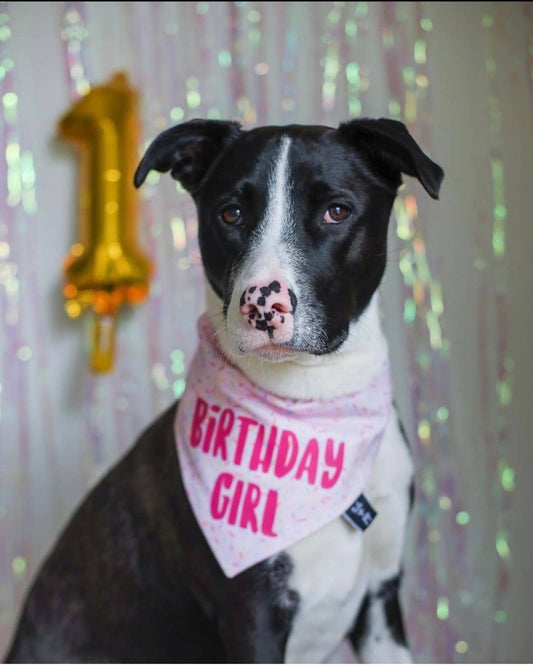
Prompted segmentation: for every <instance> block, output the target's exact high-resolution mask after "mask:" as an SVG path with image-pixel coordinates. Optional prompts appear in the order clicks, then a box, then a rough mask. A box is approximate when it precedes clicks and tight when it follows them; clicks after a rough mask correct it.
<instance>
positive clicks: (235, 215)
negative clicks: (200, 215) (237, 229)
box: [220, 205, 242, 224]
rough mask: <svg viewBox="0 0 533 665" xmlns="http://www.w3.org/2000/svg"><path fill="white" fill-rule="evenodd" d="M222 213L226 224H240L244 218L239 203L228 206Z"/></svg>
mask: <svg viewBox="0 0 533 665" xmlns="http://www.w3.org/2000/svg"><path fill="white" fill-rule="evenodd" d="M220 215H221V217H222V219H223V220H224V221H225V222H226V224H238V223H239V222H240V221H241V220H242V210H241V209H240V208H239V206H237V205H231V206H226V207H225V208H223V209H222V210H221V212H220Z"/></svg>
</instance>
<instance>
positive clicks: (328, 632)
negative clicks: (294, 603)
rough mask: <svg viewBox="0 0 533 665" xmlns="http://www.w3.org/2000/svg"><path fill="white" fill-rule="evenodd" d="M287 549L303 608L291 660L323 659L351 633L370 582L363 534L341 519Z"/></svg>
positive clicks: (292, 635) (289, 645) (294, 633)
mask: <svg viewBox="0 0 533 665" xmlns="http://www.w3.org/2000/svg"><path fill="white" fill-rule="evenodd" d="M287 553H288V554H289V556H290V557H291V559H292V561H293V564H294V571H293V574H292V575H291V578H290V586H291V588H292V589H294V590H295V591H296V592H297V593H298V596H299V606H298V612H297V615H296V616H295V619H294V622H293V628H292V631H291V633H290V636H289V640H288V643H287V649H286V656H285V661H286V662H287V663H312V662H323V661H324V660H325V659H326V658H327V657H328V656H329V655H330V653H331V651H332V650H333V649H334V648H335V647H336V646H337V645H338V644H339V643H340V642H341V641H342V639H343V638H344V636H345V635H346V633H347V632H348V631H349V629H350V627H351V625H352V623H353V621H354V616H356V614H357V608H358V606H359V604H360V602H361V600H362V596H363V594H364V591H365V588H366V586H367V580H366V578H365V574H364V566H363V565H362V564H363V534H362V533H361V532H359V531H356V530H355V529H354V528H353V527H351V526H350V525H349V524H347V523H346V522H345V521H344V520H343V519H342V518H339V519H337V520H335V521H334V522H332V523H331V524H329V525H328V526H326V527H324V528H323V529H321V530H320V531H317V532H316V533H314V534H313V535H312V536H310V537H308V538H306V539H305V540H303V541H300V542H298V543H296V544H295V545H293V546H292V547H291V548H290V549H289V550H288V552H287ZM317 562H320V564H319V565H318V566H317Z"/></svg>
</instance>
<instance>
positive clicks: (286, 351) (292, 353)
mask: <svg viewBox="0 0 533 665" xmlns="http://www.w3.org/2000/svg"><path fill="white" fill-rule="evenodd" d="M302 353H306V351H303V350H300V349H297V348H294V347H292V346H289V345H287V344H274V343H268V344H263V345H262V346H258V347H256V348H254V349H250V350H248V349H246V348H245V347H244V346H243V345H240V346H239V355H241V356H245V355H253V356H256V357H257V358H259V359H261V360H265V361H267V362H274V363H275V362H283V361H285V360H292V359H294V358H295V357H296V356H298V355H301V354H302Z"/></svg>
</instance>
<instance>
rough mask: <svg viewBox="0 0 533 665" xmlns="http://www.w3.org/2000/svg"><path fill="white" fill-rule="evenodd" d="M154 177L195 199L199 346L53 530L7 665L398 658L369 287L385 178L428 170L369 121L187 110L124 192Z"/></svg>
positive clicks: (425, 174)
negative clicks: (159, 404)
mask: <svg viewBox="0 0 533 665" xmlns="http://www.w3.org/2000/svg"><path fill="white" fill-rule="evenodd" d="M152 169H153V170H157V171H159V172H161V173H165V172H169V171H170V174H171V176H172V177H173V178H174V179H176V180H177V181H179V182H180V183H181V185H182V186H183V187H184V188H185V190H187V191H188V192H189V193H190V194H191V196H192V197H193V199H194V201H195V203H196V206H197V211H198V222H199V236H198V238H199V245H200V252H201V256H202V263H203V268H204V272H205V278H206V289H207V298H206V301H207V308H206V313H205V315H203V316H202V318H201V319H200V322H199V334H200V340H201V342H200V347H201V348H200V347H199V348H200V350H199V352H200V353H201V357H200V358H198V357H197V358H196V359H195V360H194V361H193V363H192V366H191V371H190V374H189V376H188V380H187V390H186V392H185V394H184V396H183V397H182V398H181V400H180V401H179V403H175V404H173V405H172V406H171V407H170V408H169V409H168V410H167V411H166V412H165V413H163V414H162V415H161V416H160V417H159V418H158V419H157V420H156V421H155V422H154V423H153V424H152V425H151V426H150V427H149V428H148V429H147V430H146V431H145V432H144V433H143V434H142V435H141V436H140V438H139V439H138V440H137V442H136V443H135V445H134V446H133V447H132V448H131V450H130V451H129V452H128V453H127V454H126V455H125V457H124V458H123V459H122V460H121V461H119V462H118V464H117V465H116V466H115V467H114V468H113V469H112V470H111V471H110V472H109V473H108V474H107V476H105V477H104V479H103V480H102V481H101V482H100V483H99V484H98V485H97V486H96V487H95V488H94V489H93V490H92V491H91V492H90V494H89V495H88V497H87V498H86V499H85V501H84V502H83V503H82V505H81V507H80V508H79V509H78V510H77V511H76V513H75V515H74V517H73V518H72V520H71V521H70V523H69V524H68V525H67V527H66V529H65V531H64V532H63V534H62V535H61V537H60V538H59V540H58V542H57V544H56V546H55V548H54V549H53V551H52V553H51V554H50V556H49V557H48V559H47V560H46V562H45V563H44V565H43V566H42V569H41V570H40V572H39V574H38V575H37V577H36V580H35V582H34V584H33V587H32V588H31V590H30V592H29V594H28V597H27V599H26V602H25V606H24V608H23V611H22V614H21V617H20V620H19V624H18V628H17V630H16V632H15V636H14V639H13V642H12V645H11V648H10V650H9V652H8V654H7V657H6V662H93V663H95V662H123V663H126V662H188V663H194V662H204V663H206V662H235V663H238V662H241V663H242V662H248V663H252V662H254V663H266V662H268V663H275V662H280V663H281V662H323V661H324V660H326V659H328V658H331V657H332V656H331V655H332V653H334V651H335V649H336V648H337V647H338V645H339V644H340V643H341V642H342V641H343V640H344V639H345V638H348V639H349V640H350V642H351V644H352V645H353V648H354V650H355V652H356V654H357V657H358V659H359V660H360V661H364V662H412V657H411V654H410V652H409V648H408V644H407V640H406V635H405V630H404V625H403V621H402V615H401V609H400V602H399V590H400V581H401V576H402V550H403V544H404V537H405V529H406V524H407V521H408V515H409V512H410V509H411V506H412V503H413V486H414V485H413V461H412V457H411V453H410V451H409V447H408V444H407V440H406V437H405V435H404V432H403V429H402V425H401V423H400V420H399V417H398V414H397V412H396V409H395V407H394V401H393V397H392V393H391V384H390V374H389V369H388V347H387V342H386V340H385V338H384V335H383V333H382V330H381V327H380V317H379V303H378V287H379V285H380V282H381V280H382V277H383V274H384V270H385V266H386V258H387V228H388V222H389V216H390V214H391V209H392V205H393V202H394V199H395V197H396V195H397V191H398V188H399V186H400V185H401V183H402V174H405V175H408V176H411V177H414V178H416V179H418V180H419V182H420V183H421V185H422V186H423V187H424V189H425V190H426V191H427V193H428V194H429V195H430V196H431V197H432V198H434V199H437V198H438V193H439V188H440V185H441V182H442V179H443V176H444V173H443V170H442V169H441V168H440V166H438V165H437V164H436V163H434V162H433V161H432V160H431V159H430V158H429V157H428V156H427V155H426V154H425V153H424V152H423V151H422V150H421V148H420V147H419V146H418V144H417V143H416V142H415V140H414V139H413V137H412V136H411V135H410V133H409V132H408V130H407V128H406V127H405V126H404V125H403V124H402V123H400V122H398V121H394V120H390V119H384V118H382V119H369V118H360V119H353V120H349V121H347V122H344V123H341V124H340V125H339V126H338V127H337V128H332V127H325V126H304V125H288V126H266V127H259V128H254V129H250V130H243V129H242V128H241V126H240V125H239V124H238V123H235V122H232V121H221V120H202V119H196V120H191V121H187V122H184V123H182V124H179V125H177V126H175V127H171V128H169V129H167V130H166V131H164V132H162V133H161V134H160V135H159V136H158V137H157V138H156V139H155V140H154V141H153V143H152V144H151V145H150V146H149V148H148V150H147V151H146V153H145V155H144V157H143V158H142V160H141V162H140V164H139V166H138V168H137V171H136V174H135V185H136V186H137V187H140V186H141V185H142V183H143V181H144V180H145V178H146V176H147V174H148V172H149V171H150V170H152ZM189 386H190V388H189ZM265 404H266V406H265ZM265 409H266V411H265ZM264 412H265V413H266V416H265V415H264ZM258 414H259V415H258ZM176 441H177V444H176ZM204 467H205V469H204ZM247 474H248V475H247ZM249 474H252V475H249ZM259 477H261V478H260V479H258V478H259ZM350 513H351V515H352V518H354V519H355V523H356V524H358V525H359V526H356V527H354V526H353V524H354V519H350ZM343 516H344V517H346V518H347V519H343ZM374 516H375V519H373V518H374ZM349 522H351V524H350V523H349Z"/></svg>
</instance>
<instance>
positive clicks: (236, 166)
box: [135, 119, 443, 360]
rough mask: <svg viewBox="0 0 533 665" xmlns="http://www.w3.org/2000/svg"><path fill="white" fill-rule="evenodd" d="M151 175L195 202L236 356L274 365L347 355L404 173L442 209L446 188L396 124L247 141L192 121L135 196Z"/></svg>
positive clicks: (146, 162)
mask: <svg viewBox="0 0 533 665" xmlns="http://www.w3.org/2000/svg"><path fill="white" fill-rule="evenodd" d="M151 169H155V170H157V171H160V172H167V171H170V172H171V175H172V177H173V178H175V179H176V180H178V181H179V182H180V183H181V184H182V186H183V187H184V188H185V189H186V190H188V191H189V192H190V194H191V195H192V196H193V198H194V201H195V202H196V206H197V209H198V220H199V243H200V251H201V255H202V262H203V266H204V270H205V274H206V277H207V280H208V282H209V284H210V285H211V287H212V290H213V291H214V293H215V294H216V295H217V296H218V298H219V299H220V303H219V304H220V308H219V313H220V316H221V317H223V319H224V322H225V339H226V342H227V344H229V345H230V347H231V348H230V352H231V353H232V354H233V355H235V356H238V355H239V354H243V353H254V354H257V355H259V356H261V357H262V358H266V359H270V360H283V359H286V358H290V357H291V356H293V355H294V354H295V353H302V352H303V353H305V354H312V355H315V356H317V355H323V354H327V353H330V352H332V351H335V350H336V349H338V348H339V347H341V345H342V344H343V342H344V341H345V340H346V338H347V336H348V332H349V328H350V325H351V324H352V323H353V322H355V321H357V319H358V318H359V317H360V315H361V313H362V312H363V311H364V310H365V308H366V307H367V305H368V303H369V302H370V299H371V298H372V295H373V294H374V292H375V291H376V289H377V288H378V286H379V283H380V281H381V278H382V276H383V272H384V270H385V264H386V255H387V251H386V246H387V226H388V221H389V216H390V212H391V207H392V204H393V201H394V198H395V196H396V192H397V190H398V187H399V185H400V184H401V174H402V173H404V174H407V175H410V176H414V177H416V178H418V180H419V181H420V182H421V183H422V185H423V187H424V188H425V190H426V191H427V192H428V194H429V195H430V196H431V197H433V198H437V197H438V192H439V187H440V183H441V181H442V178H443V171H442V169H441V168H440V167H439V166H438V165H437V164H435V163H434V162H433V161H432V160H431V159H429V157H427V156H426V155H425V154H424V153H423V152H422V150H421V149H420V147H419V146H418V145H417V144H416V142H415V141H414V139H413V138H412V137H411V135H410V134H409V132H408V131H407V129H406V127H405V126H404V125H403V124H402V123H400V122H396V121H394V120H387V119H381V120H370V119H359V120H352V121H350V122H346V123H343V124H341V125H340V127H339V128H338V129H333V128H330V127H322V126H301V125H289V126H285V127H261V128H258V129H253V130H250V131H243V130H242V129H241V128H240V127H239V125H238V124H237V123H234V122H225V121H215V120H192V121H190V122H185V123H183V124H181V125H178V126H176V127H172V128H170V129H168V130H166V131H164V132H163V133H162V134H160V135H159V136H158V137H157V138H156V139H155V140H154V142H153V143H152V144H151V146H150V147H149V148H148V150H147V152H146V154H145V155H144V157H143V159H142V161H141V163H140V164H139V167H138V169H137V172H136V174H135V185H136V186H137V187H139V186H140V185H141V184H142V183H143V181H144V179H145V178H146V175H147V174H148V172H149V171H150V170H151Z"/></svg>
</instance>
